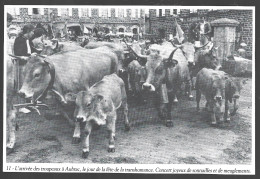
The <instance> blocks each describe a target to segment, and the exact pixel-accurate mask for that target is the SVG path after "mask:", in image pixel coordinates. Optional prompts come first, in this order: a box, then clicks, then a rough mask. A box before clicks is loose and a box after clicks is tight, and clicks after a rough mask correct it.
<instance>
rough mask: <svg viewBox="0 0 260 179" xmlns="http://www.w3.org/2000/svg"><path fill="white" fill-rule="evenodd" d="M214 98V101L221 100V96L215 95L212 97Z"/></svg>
mask: <svg viewBox="0 0 260 179" xmlns="http://www.w3.org/2000/svg"><path fill="white" fill-rule="evenodd" d="M214 100H215V101H221V100H222V96H215V97H214Z"/></svg>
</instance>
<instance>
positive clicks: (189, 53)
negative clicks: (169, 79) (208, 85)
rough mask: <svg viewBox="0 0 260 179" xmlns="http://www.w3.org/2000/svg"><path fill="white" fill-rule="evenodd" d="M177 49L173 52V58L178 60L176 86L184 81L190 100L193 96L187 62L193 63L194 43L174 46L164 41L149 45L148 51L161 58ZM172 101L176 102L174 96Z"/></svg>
mask: <svg viewBox="0 0 260 179" xmlns="http://www.w3.org/2000/svg"><path fill="white" fill-rule="evenodd" d="M174 50H177V51H176V53H175V54H174V59H177V60H178V62H179V65H178V75H179V76H178V78H179V79H178V85H177V86H178V88H179V89H180V86H181V85H182V83H185V92H186V94H187V95H188V97H189V99H190V100H192V99H193V96H192V94H191V85H192V83H191V77H190V72H189V64H190V63H194V52H195V49H194V45H193V44H191V43H189V42H185V43H183V44H182V45H180V46H178V47H174V46H173V45H172V44H171V42H164V43H163V44H162V45H157V44H153V45H151V46H150V49H149V53H151V51H153V52H155V53H158V54H160V56H162V58H168V57H169V54H170V53H171V52H172V51H174ZM174 102H178V100H177V98H176V96H175V97H174Z"/></svg>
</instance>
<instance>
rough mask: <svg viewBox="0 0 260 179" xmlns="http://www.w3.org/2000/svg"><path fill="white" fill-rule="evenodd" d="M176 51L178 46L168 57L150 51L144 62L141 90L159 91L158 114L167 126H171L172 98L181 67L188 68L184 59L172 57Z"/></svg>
mask: <svg viewBox="0 0 260 179" xmlns="http://www.w3.org/2000/svg"><path fill="white" fill-rule="evenodd" d="M177 51H180V50H178V48H176V49H174V50H173V51H172V52H171V54H170V56H169V57H168V58H165V57H163V56H162V55H160V54H159V53H157V52H153V51H152V52H151V53H150V55H149V56H148V57H147V62H146V64H145V69H146V73H147V77H146V80H145V83H144V84H143V86H142V88H143V90H146V91H150V92H158V93H159V96H160V98H161V101H160V107H159V116H160V117H161V118H162V119H163V120H165V121H166V126H167V127H172V126H173V121H172V117H171V107H172V103H173V98H174V96H175V95H176V93H177V91H178V88H180V84H181V83H180V82H181V80H182V79H183V75H182V70H181V69H182V68H183V67H184V68H186V69H188V66H187V64H185V63H184V62H185V61H184V62H179V61H178V60H176V58H173V56H174V53H175V52H177ZM179 53H181V52H179ZM179 63H180V64H179ZM187 77H189V75H188V76H187Z"/></svg>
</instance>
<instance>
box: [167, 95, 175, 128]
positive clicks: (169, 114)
mask: <svg viewBox="0 0 260 179" xmlns="http://www.w3.org/2000/svg"><path fill="white" fill-rule="evenodd" d="M168 96H169V103H168V104H167V118H166V126H167V127H173V120H172V114H171V111H172V104H173V96H176V95H175V94H174V93H173V92H171V93H168Z"/></svg>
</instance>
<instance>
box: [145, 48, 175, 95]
mask: <svg viewBox="0 0 260 179" xmlns="http://www.w3.org/2000/svg"><path fill="white" fill-rule="evenodd" d="M176 50H177V48H176V49H175V50H173V52H172V53H171V54H170V56H169V58H167V59H163V58H162V56H161V55H160V54H159V53H156V52H151V54H150V55H149V56H148V58H147V63H146V65H145V69H146V73H147V78H146V80H145V83H144V84H143V89H144V90H149V91H156V90H157V89H158V88H159V87H160V85H161V84H162V83H164V82H165V80H166V78H167V75H166V74H167V70H168V69H170V68H174V67H175V66H176V65H177V64H178V61H177V60H174V59H172V57H173V54H174V52H175V51H176Z"/></svg>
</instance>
